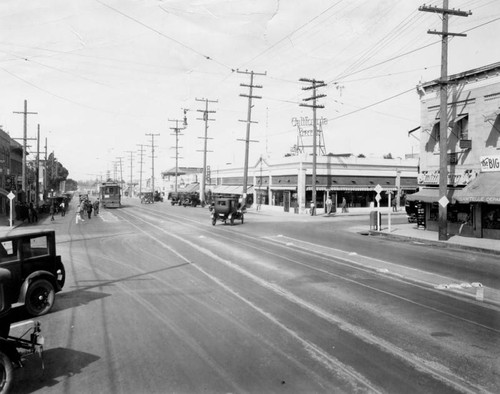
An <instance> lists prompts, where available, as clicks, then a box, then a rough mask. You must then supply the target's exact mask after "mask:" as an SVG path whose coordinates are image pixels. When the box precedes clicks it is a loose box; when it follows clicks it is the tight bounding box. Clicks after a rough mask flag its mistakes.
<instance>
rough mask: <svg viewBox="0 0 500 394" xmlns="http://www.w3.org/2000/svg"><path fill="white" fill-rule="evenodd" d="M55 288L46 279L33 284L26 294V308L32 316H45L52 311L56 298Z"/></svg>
mask: <svg viewBox="0 0 500 394" xmlns="http://www.w3.org/2000/svg"><path fill="white" fill-rule="evenodd" d="M55 294H56V293H55V291H54V286H53V285H52V283H50V282H49V281H48V280H46V279H38V280H35V281H34V282H32V283H31V284H30V285H29V287H28V291H27V292H26V299H25V302H24V306H25V308H26V311H27V312H28V313H29V314H30V315H31V316H42V315H45V314H46V313H47V312H49V311H50V310H51V309H52V306H53V305H54V298H55Z"/></svg>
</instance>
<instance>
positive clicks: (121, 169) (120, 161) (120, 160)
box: [116, 157, 123, 195]
mask: <svg viewBox="0 0 500 394" xmlns="http://www.w3.org/2000/svg"><path fill="white" fill-rule="evenodd" d="M116 159H117V160H118V163H120V194H121V195H123V167H122V159H123V157H117V158H116Z"/></svg>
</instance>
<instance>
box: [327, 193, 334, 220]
mask: <svg viewBox="0 0 500 394" xmlns="http://www.w3.org/2000/svg"><path fill="white" fill-rule="evenodd" d="M332 204H333V201H332V199H331V197H330V196H328V198H327V199H326V214H327V215H330V213H331V212H332Z"/></svg>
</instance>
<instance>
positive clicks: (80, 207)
mask: <svg viewBox="0 0 500 394" xmlns="http://www.w3.org/2000/svg"><path fill="white" fill-rule="evenodd" d="M82 211H83V203H81V204H79V205H78V206H77V207H76V217H75V220H76V224H78V222H79V221H80V220H81V221H82V222H84V221H85V220H83V217H82V214H83V213H82Z"/></svg>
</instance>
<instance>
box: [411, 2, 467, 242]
mask: <svg viewBox="0 0 500 394" xmlns="http://www.w3.org/2000/svg"><path fill="white" fill-rule="evenodd" d="M419 11H424V12H434V13H437V14H441V15H442V19H443V25H442V31H440V32H438V31H435V30H428V31H427V33H428V34H437V35H440V36H441V79H440V81H439V84H440V89H439V94H440V109H439V111H440V119H439V197H440V199H439V219H438V226H439V234H438V237H439V240H440V241H447V240H448V202H447V201H448V199H447V197H446V195H447V194H448V193H447V192H448V146H447V140H448V37H449V36H460V37H465V36H466V35H465V34H462V33H450V32H449V31H448V18H449V15H455V16H465V17H467V16H469V15H471V14H472V13H471V12H470V11H468V12H466V11H460V10H455V9H449V8H448V0H443V8H438V7H431V6H426V5H423V6H421V7H419Z"/></svg>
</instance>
